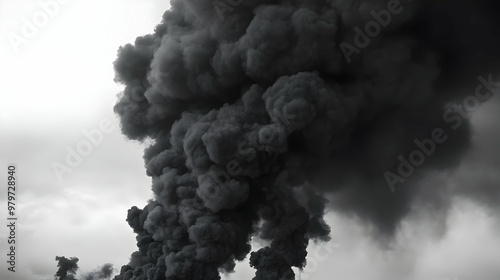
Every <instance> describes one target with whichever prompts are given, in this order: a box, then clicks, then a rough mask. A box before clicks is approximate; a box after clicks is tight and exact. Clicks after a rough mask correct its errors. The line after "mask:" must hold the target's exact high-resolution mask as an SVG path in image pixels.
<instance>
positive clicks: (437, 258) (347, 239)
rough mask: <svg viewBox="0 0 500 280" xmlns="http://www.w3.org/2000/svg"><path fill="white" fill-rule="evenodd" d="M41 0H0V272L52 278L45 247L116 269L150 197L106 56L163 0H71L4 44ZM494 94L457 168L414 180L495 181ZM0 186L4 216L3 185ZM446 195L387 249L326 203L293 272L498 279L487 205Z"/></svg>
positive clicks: (147, 21)
mask: <svg viewBox="0 0 500 280" xmlns="http://www.w3.org/2000/svg"><path fill="white" fill-rule="evenodd" d="M40 2H48V1H47V0H46V1H32V0H29V1H28V0H22V1H19V0H1V1H0V34H1V40H0V90H1V92H0V114H1V116H0V151H1V154H0V155H1V161H2V162H1V168H2V170H1V171H0V172H1V176H0V178H1V180H2V181H1V182H2V183H1V185H2V186H4V187H5V182H6V178H5V176H6V174H5V173H6V166H7V164H9V163H15V164H16V165H17V167H18V173H17V175H18V184H19V188H18V193H17V195H18V200H17V201H16V202H17V203H18V204H19V210H18V217H19V221H18V236H17V238H18V242H19V245H18V251H17V255H18V263H17V266H16V273H15V274H14V273H11V272H9V271H7V265H6V262H5V260H6V250H7V244H6V241H7V230H6V227H5V226H2V227H0V252H1V255H2V257H1V259H2V262H1V265H0V278H1V279H6V280H11V279H12V280H17V279H22V280H28V279H30V280H31V279H33V280H45V279H52V275H53V274H54V273H55V271H56V270H57V269H56V262H55V259H54V258H55V256H56V255H57V256H66V257H73V256H76V257H78V258H79V259H80V261H79V266H80V271H81V272H82V273H83V272H86V271H90V270H92V269H95V268H96V267H98V266H99V265H102V264H104V263H107V262H109V263H112V264H113V265H114V267H115V269H117V270H119V268H120V267H121V265H124V264H126V263H127V262H128V258H129V256H130V254H131V253H132V252H133V251H134V250H135V249H136V246H135V239H134V234H133V233H132V229H130V227H129V226H128V224H127V223H126V222H125V217H126V212H127V209H129V208H130V207H131V206H132V205H138V206H142V205H144V204H145V203H146V200H147V199H148V198H150V197H151V194H150V179H149V178H148V177H147V176H146V175H145V169H144V166H143V160H142V153H143V148H144V146H143V145H141V144H139V143H136V142H132V141H127V140H126V139H125V137H124V136H122V135H121V133H120V131H119V129H118V127H119V124H118V120H117V118H116V117H115V116H114V114H113V112H112V106H113V105H114V103H115V101H116V95H117V94H118V93H119V92H120V90H121V87H120V86H118V85H116V84H115V83H114V81H113V77H114V72H113V68H112V62H113V61H114V59H115V58H116V51H117V49H118V47H119V46H120V45H123V44H125V43H129V42H133V40H134V39H135V38H136V37H137V36H139V35H143V34H146V33H150V32H151V31H152V30H153V28H154V26H155V25H156V24H157V23H159V21H160V19H161V15H162V14H163V12H164V11H165V10H166V9H167V8H168V6H169V5H168V1H136V0H128V1H126V0H121V1H97V0H92V1H89V0H85V1H83V0H72V1H71V0H70V1H67V2H68V3H66V4H59V5H58V8H57V9H56V10H55V11H54V12H53V14H52V15H50V16H49V17H48V21H47V22H46V24H44V25H43V26H37V30H36V31H32V38H28V39H27V40H26V42H24V41H23V42H22V43H20V44H19V45H17V46H16V44H15V43H14V44H13V43H12V41H11V40H12V38H13V37H12V34H18V35H21V34H22V31H23V28H24V26H25V25H26V20H27V21H30V22H33V20H34V18H36V15H39V14H40V13H43V12H44V9H43V7H42V6H41V5H40ZM499 106H500V102H499V98H498V96H497V97H495V98H493V99H492V100H491V101H489V102H488V104H484V105H483V106H482V108H481V110H480V111H478V112H477V113H476V115H475V116H474V118H473V120H472V121H473V124H474V126H473V129H474V135H475V137H474V139H473V141H474V144H475V145H474V150H473V151H471V152H470V153H469V155H468V156H467V157H465V159H464V160H463V162H462V163H461V165H460V167H459V168H458V169H457V170H456V171H454V172H452V173H451V174H433V175H432V176H429V177H426V178H424V179H422V182H423V183H428V184H451V185H459V184H471V185H473V184H475V183H478V184H479V183H483V182H485V181H487V182H489V183H491V184H492V185H493V186H498V185H499V183H500V178H499V175H498V172H497V171H498V163H497V160H496V159H497V158H498V157H499V156H500V151H499V149H498V147H497V146H498V140H500V137H499V136H498V135H496V134H492V133H490V131H491V130H492V129H497V128H498V127H500V121H499V119H500V113H498V112H499V110H498V109H499ZM103 121H104V122H106V121H109V122H110V123H111V125H110V126H111V128H110V129H109V130H107V131H105V132H102V135H103V137H102V140H99V141H98V144H95V145H94V144H92V146H91V151H89V152H88V155H86V156H83V157H82V159H81V160H80V162H79V163H77V164H75V166H74V167H71V168H70V169H71V172H64V173H59V175H58V174H57V172H55V171H54V162H57V163H61V164H65V162H66V160H67V157H68V153H69V151H68V148H69V149H72V150H76V149H77V147H78V146H79V145H80V146H81V145H83V144H81V143H82V142H83V141H86V139H87V138H86V137H85V135H84V132H83V131H87V132H89V131H95V130H98V129H100V123H102V122H103ZM111 130H112V131H111ZM495 144H496V145H495ZM477 157H480V158H481V159H482V160H480V161H478V160H477ZM58 176H60V177H58ZM0 193H1V195H0V202H1V208H0V219H2V221H3V222H5V221H6V212H7V211H6V196H5V191H4V190H2V191H1V192H0ZM450 199H451V203H452V204H453V206H452V207H451V208H450V209H451V210H450V212H449V213H448V216H447V218H446V219H445V220H438V221H436V220H432V219H431V218H432V216H433V212H432V210H429V211H425V209H424V211H416V212H415V214H414V215H412V216H410V217H409V218H408V219H407V220H405V222H404V223H403V226H402V228H401V229H400V231H399V233H398V236H397V240H396V241H395V244H393V245H392V246H391V248H381V247H380V246H379V245H377V244H376V243H374V242H372V240H371V239H370V229H367V228H366V227H363V226H362V225H360V224H359V223H358V222H357V220H356V219H355V218H352V217H344V216H339V215H336V214H335V213H329V214H328V215H327V222H328V223H329V224H330V225H331V227H332V241H331V244H330V245H329V246H330V248H333V250H330V251H326V252H325V251H324V250H322V249H321V248H318V246H316V245H314V244H313V245H311V246H310V248H311V250H310V253H309V256H310V257H312V258H313V259H310V261H309V265H308V266H307V267H306V269H305V270H304V272H302V279H343V280H351V279H352V280H361V279H370V280H383V279H385V280H396V279H410V280H444V279H449V280H455V279H457V280H466V279H467V280H483V279H484V280H489V279H498V275H500V266H498V260H500V239H499V238H498V234H499V233H500V228H499V224H498V219H497V217H498V213H497V212H495V211H493V210H491V209H490V208H487V207H483V206H480V205H479V204H477V203H474V202H471V201H469V200H467V199H464V196H456V197H452V198H450ZM484 201H485V202H488V198H484ZM485 204H487V203H485ZM420 210H422V209H420ZM445 227H447V230H445V231H443V230H440V229H443V228H445ZM254 245H255V246H258V244H257V243H255V244H254ZM319 246H320V247H321V246H324V245H321V244H320V245H319ZM236 269H237V271H236V273H234V274H232V275H229V276H225V277H226V279H250V278H251V277H252V275H253V273H254V271H253V270H252V269H250V268H249V267H248V265H247V263H246V262H245V263H242V264H238V265H237V268H236Z"/></svg>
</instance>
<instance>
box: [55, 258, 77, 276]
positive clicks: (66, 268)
mask: <svg viewBox="0 0 500 280" xmlns="http://www.w3.org/2000/svg"><path fill="white" fill-rule="evenodd" d="M56 261H57V267H59V269H58V270H57V272H56V274H55V275H54V276H56V277H57V279H58V280H74V279H75V274H76V271H77V270H78V258H69V259H68V258H66V257H58V256H56Z"/></svg>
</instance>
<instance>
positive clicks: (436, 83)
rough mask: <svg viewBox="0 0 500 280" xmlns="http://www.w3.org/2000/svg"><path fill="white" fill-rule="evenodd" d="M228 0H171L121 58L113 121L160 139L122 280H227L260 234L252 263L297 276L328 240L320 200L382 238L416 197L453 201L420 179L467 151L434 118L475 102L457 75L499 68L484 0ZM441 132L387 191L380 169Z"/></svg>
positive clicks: (261, 274)
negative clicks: (454, 1) (316, 246)
mask: <svg viewBox="0 0 500 280" xmlns="http://www.w3.org/2000/svg"><path fill="white" fill-rule="evenodd" d="M222 2H223V3H222ZM222 2H221V1H218V0H217V1H213V0H173V1H171V9H170V10H169V11H167V12H166V13H165V14H164V16H163V21H162V23H161V24H160V25H158V26H157V27H156V29H155V32H154V33H153V34H150V35H146V36H143V37H139V38H137V39H136V41H135V43H134V44H133V45H132V44H129V45H126V46H123V47H121V48H120V50H119V54H118V59H117V60H116V62H115V65H114V66H115V71H116V74H117V78H116V79H117V81H118V82H121V83H123V84H124V85H125V86H126V87H125V90H124V92H123V94H122V95H121V96H120V99H119V101H118V103H117V104H116V106H115V112H116V113H117V114H118V115H119V116H120V118H121V124H122V131H123V133H124V134H125V135H127V136H128V137H129V138H130V139H135V140H145V139H151V140H152V141H153V144H152V145H151V146H150V147H149V148H147V149H146V151H145V155H144V160H145V163H146V169H147V174H148V175H149V176H151V177H152V190H153V192H154V199H152V200H151V201H149V202H148V204H147V205H146V206H145V207H143V208H142V209H141V208H138V207H135V206H134V207H132V208H131V209H130V210H129V212H128V216H127V221H128V223H129V224H130V226H131V227H132V228H133V230H134V232H135V233H136V234H137V246H138V248H139V249H138V251H137V252H134V253H133V254H132V256H131V260H130V263H129V264H128V265H125V266H123V267H122V269H121V272H120V275H118V276H116V277H115V279H116V280H125V279H148V280H152V279H155V280H159V279H169V280H174V279H194V280H196V279H203V280H207V279H208V280H212V279H220V275H219V273H220V272H231V271H233V270H234V267H235V262H236V261H241V260H243V259H244V258H245V257H246V256H247V255H248V254H249V253H250V251H251V246H250V240H251V238H252V237H253V236H258V237H259V238H260V239H261V240H263V241H265V242H268V245H267V246H265V247H264V248H262V249H260V250H258V251H256V252H252V253H251V255H250V265H251V266H253V267H254V268H256V274H255V277H254V279H255V280H261V279H294V273H293V271H292V270H291V267H299V268H301V267H303V266H304V265H305V263H306V256H307V245H308V242H309V240H310V239H317V240H323V241H327V240H329V233H330V228H329V226H328V225H327V224H326V223H325V222H324V220H323V214H324V213H325V210H326V205H327V202H328V201H327V199H326V197H327V196H328V197H329V198H330V200H331V201H330V205H331V207H333V208H334V209H335V210H337V211H341V212H343V213H345V214H347V215H353V216H355V217H357V218H359V219H361V220H362V221H364V222H365V223H367V224H370V225H372V226H373V228H374V230H375V232H377V234H378V235H379V236H380V237H390V236H392V235H393V234H394V232H395V231H396V229H397V227H398V224H399V223H400V222H401V220H402V219H403V218H404V217H405V216H407V214H408V213H409V211H410V209H411V206H412V203H413V202H414V201H415V199H416V198H417V197H423V196H425V197H426V198H428V199H426V200H425V203H426V204H427V205H428V206H431V207H435V208H436V213H437V212H439V211H444V210H445V209H446V208H447V205H448V200H447V196H446V191H447V190H446V189H439V188H437V187H436V186H422V185H420V184H418V178H420V177H421V176H422V175H425V174H426V172H428V171H434V170H444V169H447V168H452V167H454V166H456V165H457V164H458V163H459V162H460V159H461V157H462V154H463V153H464V152H465V151H466V149H467V147H468V146H469V142H470V141H469V138H470V137H469V136H470V135H469V125H468V123H467V122H466V121H464V123H463V124H462V125H461V126H460V128H459V129H451V128H450V127H451V125H450V121H449V120H447V119H446V118H444V117H443V112H444V111H445V108H446V106H447V104H449V103H452V102H459V101H461V100H463V98H464V97H466V96H467V94H470V92H464V91H458V90H456V89H457V88H459V87H461V86H464V85H468V84H467V83H460V84H459V83H457V82H456V80H457V78H460V79H464V78H469V79H471V83H473V81H472V80H473V79H475V77H476V76H477V74H479V73H476V72H475V71H478V70H479V69H481V70H482V71H489V70H490V69H489V66H491V65H492V64H491V63H490V62H491V61H493V60H492V59H491V57H490V56H489V54H491V53H492V52H493V51H494V48H491V49H486V50H484V51H483V52H481V53H478V50H480V49H481V47H482V46H481V45H480V44H481V43H487V41H486V38H487V39H490V38H491V36H485V35H486V34H491V32H490V31H492V30H498V28H497V27H498V24H497V25H496V26H492V25H491V24H490V20H491V19H492V18H494V17H493V16H494V15H493V14H490V15H488V14H485V12H484V11H483V8H482V6H484V5H486V4H484V5H479V4H472V3H468V4H460V5H458V6H457V8H456V9H454V8H452V7H449V6H450V4H443V3H432V2H429V3H427V2H424V1H420V2H419V1H389V2H388V1H378V0H372V1H368V0H367V1H355V0H353V1H347V0H311V1H298V0H291V1H266V0H244V1H227V2H224V1H222ZM443 2H444V1H443ZM389 3H392V4H389ZM229 4H231V5H229ZM490 8H492V7H487V9H484V10H491V11H494V9H490ZM475 11H477V12H481V13H482V15H481V17H480V18H477V17H475V16H474V15H475V13H474V12H475ZM376 17H377V18H379V22H381V23H379V24H378V29H375V30H374V29H373V24H372V27H371V28H372V29H371V31H366V30H367V29H366V28H370V27H367V26H368V25H367V23H369V22H376V20H375V18H376ZM469 22H474V24H472V25H470V26H461V27H462V28H463V29H464V31H463V33H462V32H458V33H457V34H454V33H453V32H452V31H451V30H454V29H453V28H454V27H453V26H454V24H462V25H469ZM446 28H449V29H446ZM495 28H496V29H495ZM443 29H444V31H443ZM447 31H449V32H448V33H446V32H447ZM360 32H364V34H360ZM366 32H369V34H372V35H370V36H368V35H366ZM443 33H445V34H446V35H443ZM464 34H465V35H464ZM471 34H472V35H473V37H474V38H475V39H476V41H475V42H468V41H466V40H465V39H466V38H469V37H467V36H469V35H471ZM472 35H471V36H472ZM490 45H491V43H490ZM496 46H498V44H497V45H496ZM471 58H473V59H474V60H473V61H471V60H470V59H471ZM495 61H498V59H496V60H495ZM489 63H490V64H489ZM471 75H472V76H471ZM452 116H453V117H456V115H452ZM452 116H449V117H452ZM436 128H441V129H442V130H443V131H444V133H445V134H446V136H447V140H446V143H445V144H443V145H441V146H439V148H436V149H435V152H434V153H433V154H432V156H429V157H427V158H426V159H425V163H424V164H422V165H421V166H420V167H419V168H418V171H416V172H415V174H413V175H412V177H411V178H408V179H407V180H405V182H404V184H403V183H401V184H400V185H398V187H397V191H396V192H394V193H393V192H391V191H390V188H389V187H388V185H387V182H386V180H385V179H384V176H383V174H384V172H385V171H387V170H393V171H394V170H395V169H396V170H397V168H398V167H397V166H398V163H399V162H398V156H400V155H402V156H403V157H404V158H408V156H409V154H410V153H411V151H412V150H414V149H415V147H416V146H415V139H419V140H424V139H429V138H432V133H433V131H434V129H436ZM394 172H395V171H394ZM431 192H434V195H430V193H431Z"/></svg>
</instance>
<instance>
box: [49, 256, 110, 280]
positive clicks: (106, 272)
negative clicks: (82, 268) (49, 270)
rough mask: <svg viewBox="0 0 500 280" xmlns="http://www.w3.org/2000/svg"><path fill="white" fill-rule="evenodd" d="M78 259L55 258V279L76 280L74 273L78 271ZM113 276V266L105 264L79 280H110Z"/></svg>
mask: <svg viewBox="0 0 500 280" xmlns="http://www.w3.org/2000/svg"><path fill="white" fill-rule="evenodd" d="M78 260H79V259H78V258H76V257H73V258H69V259H68V258H66V257H59V256H56V261H57V267H59V269H58V270H57V272H56V274H55V275H54V276H56V278H57V279H58V280H77V278H76V272H77V271H78ZM112 275H113V265H112V264H109V263H107V264H105V265H103V266H102V267H101V268H98V269H96V270H94V271H92V272H89V273H85V275H84V276H83V278H81V280H106V279H110V278H111V276H112Z"/></svg>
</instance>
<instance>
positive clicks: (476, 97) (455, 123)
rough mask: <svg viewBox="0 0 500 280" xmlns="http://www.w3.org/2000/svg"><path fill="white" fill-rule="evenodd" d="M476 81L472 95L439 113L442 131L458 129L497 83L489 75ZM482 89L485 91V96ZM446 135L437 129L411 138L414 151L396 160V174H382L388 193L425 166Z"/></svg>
mask: <svg viewBox="0 0 500 280" xmlns="http://www.w3.org/2000/svg"><path fill="white" fill-rule="evenodd" d="M477 80H478V81H479V83H478V84H477V85H476V87H475V91H474V94H472V95H468V96H467V97H465V98H464V99H463V100H462V101H461V102H460V103H458V104H452V105H449V106H448V108H447V109H446V110H445V111H444V112H443V121H444V123H445V124H448V127H446V130H450V129H451V131H454V130H457V129H459V128H460V127H461V126H462V124H463V123H464V122H465V121H466V120H468V119H470V118H471V116H472V115H473V113H474V112H476V111H477V110H479V107H480V106H481V104H483V103H484V102H487V101H488V100H490V99H491V98H492V96H493V95H494V94H495V93H496V90H497V89H498V87H499V86H500V82H496V81H493V74H489V75H488V76H487V78H484V77H483V76H478V77H477ZM483 89H486V93H484V91H483ZM449 134H450V133H447V132H445V129H443V128H441V127H438V128H435V129H434V130H433V131H432V132H431V134H430V137H429V138H426V139H422V140H421V139H415V140H414V143H415V146H416V147H417V148H416V149H414V150H412V151H411V152H409V153H408V154H407V156H406V157H405V156H403V155H399V156H398V157H397V159H398V161H399V162H398V164H397V174H395V173H393V172H391V171H390V170H387V171H385V172H384V178H385V180H386V182H387V185H388V186H389V188H390V189H391V191H392V192H394V191H395V190H396V189H395V186H396V184H397V183H404V182H405V181H406V180H407V179H408V178H409V177H410V176H412V175H413V174H414V173H415V171H416V169H417V168H418V167H420V166H422V165H423V164H424V163H425V161H426V159H427V158H429V157H431V156H432V155H434V153H435V152H436V150H438V149H439V147H440V145H441V144H444V143H445V142H446V141H447V140H448V138H449Z"/></svg>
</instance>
